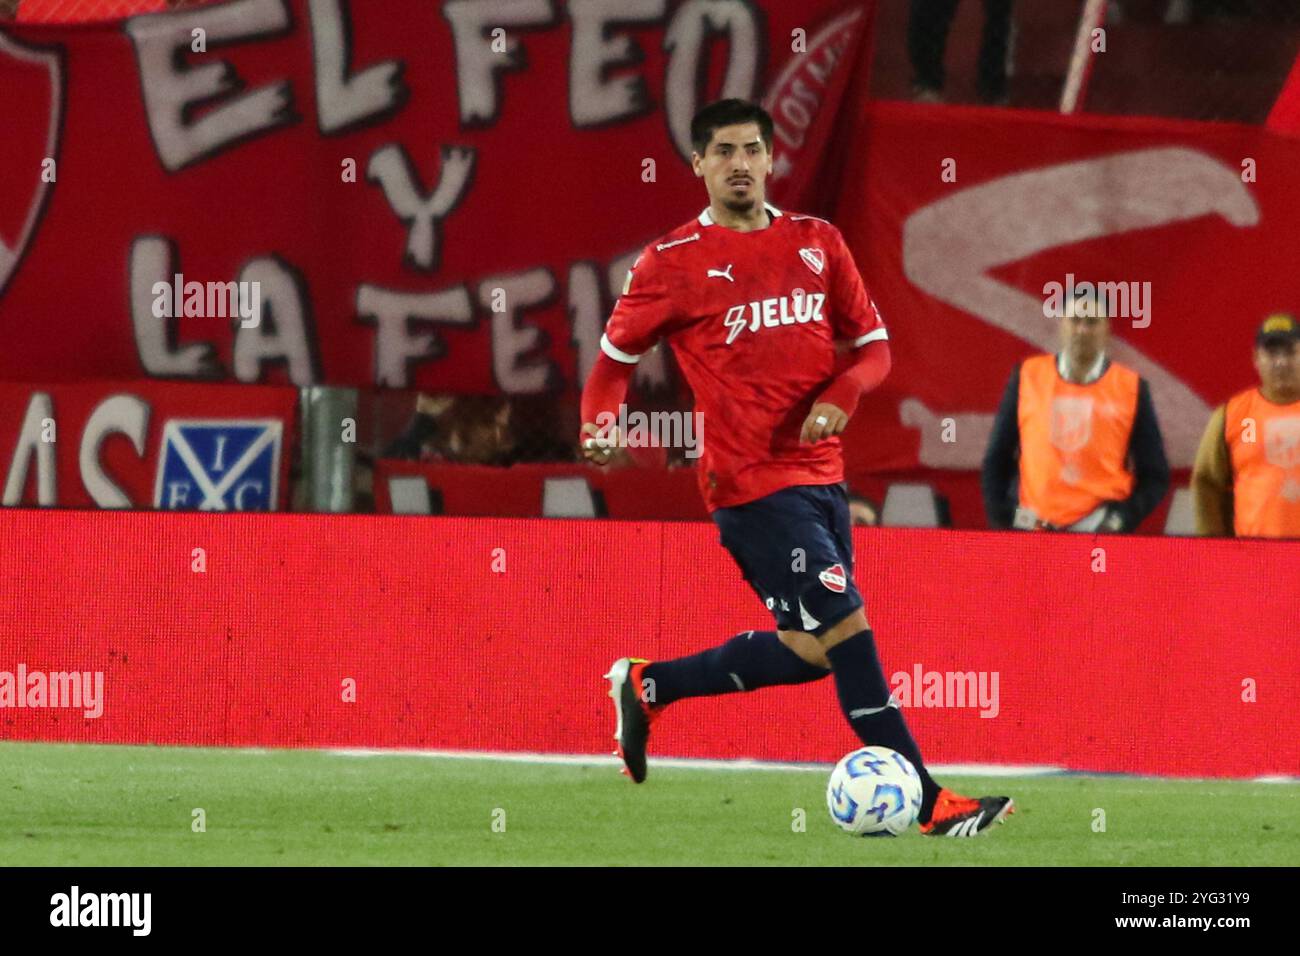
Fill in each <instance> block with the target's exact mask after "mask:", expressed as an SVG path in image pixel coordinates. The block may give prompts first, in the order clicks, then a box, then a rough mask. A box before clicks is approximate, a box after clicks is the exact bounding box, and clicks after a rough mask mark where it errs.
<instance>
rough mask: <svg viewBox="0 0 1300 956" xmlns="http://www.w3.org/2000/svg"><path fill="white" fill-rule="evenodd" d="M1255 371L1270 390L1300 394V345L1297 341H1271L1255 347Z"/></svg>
mask: <svg viewBox="0 0 1300 956" xmlns="http://www.w3.org/2000/svg"><path fill="white" fill-rule="evenodd" d="M1255 371H1256V372H1258V373H1259V382H1260V384H1261V385H1263V386H1264V388H1265V389H1267V390H1268V391H1269V392H1272V393H1276V394H1279V395H1283V396H1291V397H1295V396H1300V347H1297V346H1296V343H1295V342H1270V343H1269V344H1267V345H1264V346H1261V347H1259V348H1257V349H1255Z"/></svg>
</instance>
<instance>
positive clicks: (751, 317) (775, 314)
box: [722, 292, 826, 345]
mask: <svg viewBox="0 0 1300 956" xmlns="http://www.w3.org/2000/svg"><path fill="white" fill-rule="evenodd" d="M825 301H826V296H825V294H824V293H821V292H810V293H808V294H806V295H796V296H788V295H783V296H780V297H778V298H774V299H762V300H760V301H758V302H748V303H746V304H744V305H733V306H732V307H731V308H730V309H728V310H727V314H726V316H725V317H724V318H723V320H722V324H723V325H724V326H725V327H726V329H727V344H728V345H730V344H731V343H732V342H734V341H736V336H738V335H739V334H740V333H741V332H743V331H745V329H746V328H748V329H749V331H751V332H757V331H758V329H759V326H762V327H763V328H767V329H772V328H776V327H777V326H778V325H794V324H796V323H798V324H799V325H805V324H807V323H808V322H823V321H825V318H826V317H825V316H823V315H822V304H823V303H824V302H825Z"/></svg>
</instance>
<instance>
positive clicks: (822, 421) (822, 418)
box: [814, 415, 826, 425]
mask: <svg viewBox="0 0 1300 956" xmlns="http://www.w3.org/2000/svg"><path fill="white" fill-rule="evenodd" d="M814 421H816V422H817V424H818V425H825V424H826V416H825V415H818V416H817V417H816V418H815V419H814Z"/></svg>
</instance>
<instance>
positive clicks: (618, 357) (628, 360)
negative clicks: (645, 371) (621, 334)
mask: <svg viewBox="0 0 1300 956" xmlns="http://www.w3.org/2000/svg"><path fill="white" fill-rule="evenodd" d="M600 350H601V351H602V352H604V353H605V354H606V355H608V356H609V357H610V358H612V359H613V360H614V361H615V362H622V363H623V364H624V365H635V364H636V363H637V362H639V361H641V356H639V355H632V354H631V353H629V352H624V351H623V350H622V349H621V348H619V347H618V346H617V345H615V344H614V343H613V342H611V341H610V340H609V336H608V335H602V336H601V337H600Z"/></svg>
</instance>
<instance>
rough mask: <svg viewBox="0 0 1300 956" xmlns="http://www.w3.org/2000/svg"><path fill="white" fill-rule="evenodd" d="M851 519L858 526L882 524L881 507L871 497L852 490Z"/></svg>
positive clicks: (850, 500) (866, 526)
mask: <svg viewBox="0 0 1300 956" xmlns="http://www.w3.org/2000/svg"><path fill="white" fill-rule="evenodd" d="M849 521H850V522H851V523H852V524H853V525H854V526H857V527H864V528H874V527H876V526H877V525H879V524H880V507H879V506H878V505H877V504H876V503H875V502H874V501H872V500H871V499H870V498H866V497H863V496H862V495H858V494H854V493H853V492H852V491H850V492H849Z"/></svg>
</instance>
